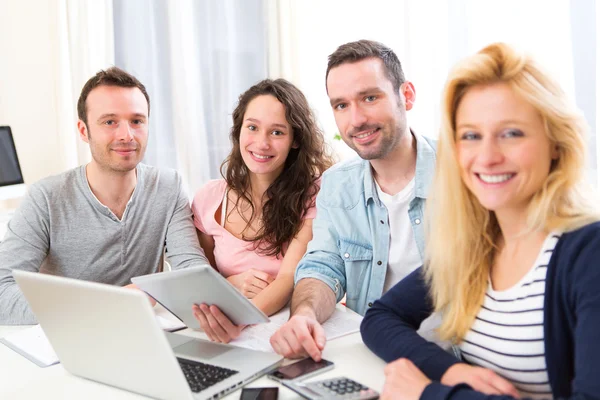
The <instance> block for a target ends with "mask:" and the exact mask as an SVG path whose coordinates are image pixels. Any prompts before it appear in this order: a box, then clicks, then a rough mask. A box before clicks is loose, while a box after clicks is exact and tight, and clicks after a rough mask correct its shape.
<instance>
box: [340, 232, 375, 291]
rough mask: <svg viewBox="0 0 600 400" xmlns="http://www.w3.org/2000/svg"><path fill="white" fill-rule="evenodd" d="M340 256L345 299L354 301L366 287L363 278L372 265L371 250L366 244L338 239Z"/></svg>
mask: <svg viewBox="0 0 600 400" xmlns="http://www.w3.org/2000/svg"><path fill="white" fill-rule="evenodd" d="M339 247H340V255H341V257H342V260H344V268H345V270H346V297H347V298H348V300H354V299H356V298H358V297H359V296H360V293H361V291H362V290H363V289H364V290H366V288H367V287H368V283H367V282H365V276H370V274H369V275H366V274H367V272H368V271H369V270H370V269H371V267H372V264H373V248H372V247H371V246H370V245H367V244H360V243H356V242H353V241H349V240H345V239H340V241H339Z"/></svg>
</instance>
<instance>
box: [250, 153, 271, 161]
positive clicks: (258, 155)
mask: <svg viewBox="0 0 600 400" xmlns="http://www.w3.org/2000/svg"><path fill="white" fill-rule="evenodd" d="M252 155H253V156H254V157H256V158H260V159H261V160H266V159H267V158H272V157H273V156H261V155H260V154H256V153H252Z"/></svg>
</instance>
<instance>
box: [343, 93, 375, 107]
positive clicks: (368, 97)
mask: <svg viewBox="0 0 600 400" xmlns="http://www.w3.org/2000/svg"><path fill="white" fill-rule="evenodd" d="M363 100H364V102H365V103H372V102H374V101H375V100H377V96H375V95H371V96H366V97H365V98H364V99H363ZM345 108H348V104H347V103H339V104H336V105H335V106H333V109H334V110H340V111H341V110H343V109H345Z"/></svg>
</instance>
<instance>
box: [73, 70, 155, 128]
mask: <svg viewBox="0 0 600 400" xmlns="http://www.w3.org/2000/svg"><path fill="white" fill-rule="evenodd" d="M98 86H117V87H124V88H133V87H136V88H138V89H140V91H141V92H142V94H143V95H144V97H145V98H146V101H147V102H148V114H150V96H148V92H147V91H146V87H145V86H144V85H142V83H141V82H140V81H138V79H137V78H136V77H135V76H133V75H131V74H129V73H127V72H125V71H123V70H122V69H121V68H118V67H110V68H108V69H107V70H100V71H98V73H97V74H96V75H94V76H92V77H91V78H90V79H88V81H87V82H86V83H85V85H83V89H81V94H80V95H79V100H77V116H78V117H79V119H80V120H82V121H83V122H84V123H85V124H86V125H87V107H86V101H87V98H88V96H89V94H90V92H91V91H92V90H94V89H95V88H97V87H98Z"/></svg>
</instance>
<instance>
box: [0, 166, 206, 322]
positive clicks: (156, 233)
mask: <svg viewBox="0 0 600 400" xmlns="http://www.w3.org/2000/svg"><path fill="white" fill-rule="evenodd" d="M165 246H166V254H167V257H168V258H169V262H170V263H171V266H172V268H173V269H179V268H186V267H188V266H191V265H194V264H206V263H208V262H207V260H206V257H205V256H204V253H203V251H202V249H201V247H200V245H199V243H198V238H197V236H196V230H195V227H194V225H193V222H192V214H191V211H190V206H189V202H188V198H187V196H186V194H185V191H184V190H183V186H182V183H181V178H180V176H179V174H177V172H175V171H173V170H166V169H157V168H155V167H150V166H147V165H144V164H139V165H138V166H137V184H136V187H135V190H134V191H133V194H132V196H131V199H130V200H129V203H128V204H127V207H126V209H125V212H124V214H123V217H122V219H121V220H119V219H118V218H117V217H116V216H115V215H114V214H113V212H112V211H111V210H110V209H109V208H108V207H106V206H104V205H103V204H101V203H100V202H99V201H98V199H97V198H96V197H95V196H94V194H93V193H92V191H91V189H90V187H89V185H88V181H87V177H86V173H85V166H81V167H78V168H75V169H73V170H70V171H67V172H65V173H63V174H60V175H57V176H52V177H49V178H45V179H43V180H41V181H39V182H37V183H35V184H33V185H31V187H30V188H29V192H28V194H27V196H26V197H25V198H24V199H23V202H22V203H21V205H20V207H19V208H18V210H16V211H15V214H14V216H13V217H12V219H11V220H10V221H9V223H8V230H7V233H6V235H5V237H4V239H3V240H2V242H0V325H7V324H33V323H36V318H35V316H34V315H33V313H32V311H31V309H30V308H29V305H28V304H27V300H26V299H25V297H24V296H23V294H22V292H21V291H20V290H19V287H18V285H17V284H16V282H15V280H14V278H13V276H12V270H13V269H22V270H25V271H33V272H42V273H48V274H53V275H60V276H65V277H69V278H76V279H82V280H87V281H95V282H102V283H108V284H113V285H119V286H123V285H126V284H129V283H131V282H130V279H131V278H132V277H134V276H138V275H144V274H149V273H152V272H155V271H157V269H158V268H159V267H160V266H161V263H162V258H163V250H165Z"/></svg>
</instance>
